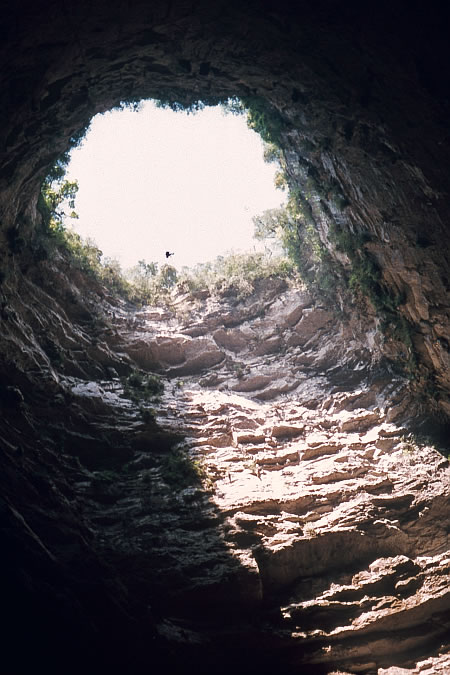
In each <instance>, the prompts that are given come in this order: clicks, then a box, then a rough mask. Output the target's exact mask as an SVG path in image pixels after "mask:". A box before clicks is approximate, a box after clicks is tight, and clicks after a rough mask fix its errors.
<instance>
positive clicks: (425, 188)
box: [0, 0, 450, 415]
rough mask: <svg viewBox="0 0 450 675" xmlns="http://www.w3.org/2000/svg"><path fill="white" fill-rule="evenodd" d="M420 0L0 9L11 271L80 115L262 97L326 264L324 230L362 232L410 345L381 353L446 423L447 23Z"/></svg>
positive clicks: (24, 4)
mask: <svg viewBox="0 0 450 675" xmlns="http://www.w3.org/2000/svg"><path fill="white" fill-rule="evenodd" d="M432 4H436V7H435V8H434V10H433V9H431V8H430V11H427V12H424V11H423V9H422V7H421V6H420V4H418V5H417V6H416V5H415V4H414V3H412V4H411V3H410V2H406V0H405V1H401V0H399V1H397V2H394V3H392V2H387V1H386V2H384V1H382V2H378V3H376V4H372V5H371V6H370V7H366V6H365V4H364V3H355V2H348V3H345V6H342V4H337V3H335V2H333V1H332V0H319V1H318V2H315V3H311V6H310V7H298V6H297V3H295V2H290V1H288V0H282V1H281V2H277V3H272V2H264V3H259V2H249V3H242V2H237V1H236V2H230V1H229V0H227V1H226V2H225V0H219V1H218V2H209V1H208V2H206V1H205V2H203V1H201V2H196V3H195V6H193V5H192V3H189V2H186V0H176V1H175V2H170V3H169V2H166V1H164V0H159V1H155V2H151V3H148V2H143V1H140V0H138V1H135V2H133V3H129V2H125V0H111V1H109V2H104V1H103V0H95V1H94V2H92V1H90V2H77V3H72V4H71V5H70V6H68V5H66V4H64V3H54V2H48V1H46V0H34V1H33V2H28V0H17V2H14V3H8V4H7V6H5V7H4V8H2V10H1V12H2V13H1V15H0V21H1V25H2V41H1V45H0V62H1V63H2V64H3V67H2V71H1V75H0V87H1V91H2V97H3V99H2V100H3V105H2V106H1V113H0V114H1V116H2V117H1V124H0V154H1V156H0V195H1V197H0V223H1V227H2V230H3V233H4V234H3V236H5V233H6V237H5V238H4V239H2V240H0V244H1V245H2V246H3V254H2V256H3V257H5V256H7V257H8V265H10V264H11V263H12V262H13V261H12V260H11V258H15V257H17V255H18V251H19V250H20V249H21V247H23V245H24V240H29V238H30V236H31V232H32V230H33V227H34V223H35V219H36V212H35V206H36V200H37V195H38V190H39V184H40V181H41V180H42V178H43V177H44V176H45V175H46V172H47V171H48V168H49V166H50V165H51V164H52V163H53V162H54V160H55V159H56V158H57V157H58V155H59V154H60V153H61V152H62V151H64V150H65V149H66V148H67V144H68V142H69V139H70V138H71V137H72V136H73V134H74V133H77V132H78V131H79V130H80V128H82V127H83V126H84V125H86V124H87V123H88V122H89V121H90V118H91V117H92V115H94V114H95V113H96V112H99V111H104V110H106V109H108V108H111V107H112V106H113V105H117V104H118V103H119V101H121V100H124V99H125V100H127V99H130V98H139V97H149V96H162V97H166V98H171V99H172V100H173V99H177V98H178V99H180V98H181V99H182V100H186V99H190V100H192V99H195V98H198V97H200V98H203V99H205V98H207V99H214V97H222V98H223V97H227V96H236V95H237V96H239V95H241V96H251V97H255V96H256V97H260V98H262V99H264V100H266V101H267V102H268V103H269V104H270V105H272V106H273V108H274V109H275V110H276V111H277V113H278V114H279V116H280V121H281V127H280V134H281V135H280V142H281V144H282V146H283V148H284V150H285V155H286V161H287V167H288V173H289V175H290V176H291V180H292V182H293V185H295V184H297V185H304V184H305V181H306V182H307V181H308V180H312V179H314V180H315V181H316V183H318V184H319V185H320V189H321V193H322V197H321V208H320V214H319V212H318V210H317V209H313V211H314V210H315V211H316V213H315V219H316V227H317V228H318V229H319V231H320V235H321V238H322V239H323V242H324V244H325V245H326V246H327V247H328V248H329V250H330V254H331V255H332V257H333V258H334V260H335V264H336V265H337V264H343V265H344V267H345V266H346V264H347V263H348V260H347V263H346V257H345V255H343V254H342V253H339V252H337V251H336V249H335V246H333V245H332V243H331V242H330V241H329V240H328V230H329V227H330V224H331V223H335V224H338V225H339V227H341V228H342V229H343V230H344V231H345V232H352V233H353V234H358V233H363V234H364V236H365V237H366V238H368V239H370V243H368V244H367V245H366V246H365V250H366V251H368V252H370V255H371V256H372V258H373V260H374V261H376V263H377V265H378V266H379V268H380V270H381V285H382V288H383V289H384V290H383V292H385V293H387V294H389V296H390V297H391V298H397V299H399V301H401V302H400V306H399V307H398V309H397V312H398V314H399V316H401V317H403V318H404V319H405V320H406V321H407V322H408V326H409V328H410V334H411V340H412V347H408V346H406V349H405V346H404V345H402V344H398V343H397V344H394V345H389V346H387V347H386V350H387V351H388V352H389V351H390V352H391V355H392V356H393V357H396V358H407V357H408V349H409V350H411V349H413V350H414V352H415V354H416V356H417V358H418V360H419V364H420V367H419V369H418V371H419V375H420V378H422V380H423V379H426V381H427V392H428V396H430V393H431V394H432V397H433V399H436V400H435V403H434V408H435V409H436V410H439V411H440V412H441V413H443V414H445V415H448V414H449V412H450V403H449V391H450V384H449V379H448V373H449V343H448V335H449V328H450V323H449V321H450V319H449V302H448V298H449V292H448V291H449V287H450V286H449V279H448V267H449V257H448V251H449V247H448V227H447V220H448V208H449V204H448V199H449V192H448V156H449V141H450V135H449V133H448V126H447V117H448V104H449V83H450V77H449V72H448V69H446V64H447V63H448V61H449V48H448V39H447V33H446V26H447V25H448V19H449V16H448V9H445V7H444V6H443V3H432ZM333 195H334V197H333ZM336 196H337V201H336ZM339 204H340V205H341V206H339ZM317 208H318V207H317ZM356 245H357V244H356V243H355V246H356ZM4 268H5V265H4V266H3V270H4ZM364 320H365V323H366V325H365V329H366V330H373V325H372V324H373V322H372V321H368V319H367V316H366V317H365V319H364ZM272 346H273V348H275V343H274V344H273V345H272ZM268 347H269V346H268ZM269 348H270V347H269ZM210 358H212V356H211V357H210Z"/></svg>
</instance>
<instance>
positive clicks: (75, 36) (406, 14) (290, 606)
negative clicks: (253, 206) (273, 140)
mask: <svg viewBox="0 0 450 675" xmlns="http://www.w3.org/2000/svg"><path fill="white" fill-rule="evenodd" d="M372 4H373V3H372ZM298 9H299V7H298V3H291V2H288V1H287V0H286V1H285V0H281V1H280V2H277V3H272V2H264V3H255V2H248V3H242V2H234V1H231V2H230V1H229V0H227V2H225V1H223V2H214V3H211V2H209V1H208V2H206V0H205V1H203V0H201V1H200V2H196V3H188V2H186V1H185V0H174V1H173V2H170V3H168V2H166V1H165V0H155V1H154V2H151V3H149V2H147V1H146V2H144V1H143V0H142V1H141V0H137V1H136V2H133V3H129V2H125V1H124V0H109V2H104V1H103V0H90V2H84V1H80V2H76V3H71V4H70V5H69V4H68V3H50V2H48V1H47V0H34V1H33V2H28V0H16V2H14V3H3V6H2V8H1V9H0V26H1V29H0V33H1V37H2V40H1V42H0V61H1V64H2V68H1V71H0V85H1V92H2V106H1V107H0V116H1V124H0V295H1V297H0V321H1V323H0V345H1V359H0V375H1V380H0V405H1V416H0V446H1V454H0V465H1V471H0V486H1V499H0V514H1V518H0V527H1V536H2V577H1V578H2V596H1V597H2V610H3V616H4V618H6V619H7V620H6V627H5V628H4V632H3V633H2V638H3V646H2V653H1V655H0V659H1V661H2V671H4V672H7V673H21V674H22V673H23V674H24V673H29V672H31V670H36V669H38V670H43V671H45V672H47V673H50V672H55V673H56V672H58V673H60V672H65V673H69V672H74V673H79V672H99V673H102V672H121V673H123V672H129V673H133V674H134V673H136V674H137V673H147V672H149V671H150V670H153V671H154V672H160V671H163V672H188V671H190V670H192V671H195V672H202V670H203V671H204V672H211V671H212V670H214V671H215V672H229V671H233V672H242V673H249V672H258V673H264V672H270V673H273V672H274V671H276V672H284V673H298V672H303V673H324V672H325V673H326V672H330V673H331V672H353V673H356V672H362V673H369V674H373V673H377V675H387V674H389V675H396V674H397V675H398V674H399V673H402V675H404V674H405V673H411V674H412V673H414V674H419V673H422V674H425V673H431V672H437V673H447V672H448V671H449V669H450V663H449V652H448V629H449V623H448V622H449V597H448V575H449V558H448V523H447V521H448V506H449V469H448V464H447V460H446V459H445V456H444V455H442V454H440V453H439V452H438V450H437V449H436V448H435V447H434V446H433V445H432V444H430V443H429V442H426V441H423V442H419V441H417V440H414V439H412V438H411V437H409V435H408V434H409V429H410V427H409V425H410V424H411V422H412V420H413V419H414V420H415V421H416V422H418V421H420V422H423V421H424V420H425V419H426V418H427V417H428V416H429V413H430V411H433V412H437V413H439V415H440V416H441V421H442V429H443V433H442V436H441V440H442V439H443V440H444V442H445V443H444V445H445V444H446V445H445V447H444V448H443V449H444V450H445V454H446V453H447V452H448V415H449V413H450V404H449V400H450V398H449V394H450V378H449V372H450V370H449V342H448V335H449V327H450V318H449V317H450V313H449V294H448V290H449V277H448V267H449V255H448V251H449V246H448V242H449V235H448V226H447V220H448V212H449V191H448V175H449V166H448V164H449V159H448V158H449V152H448V151H449V141H450V136H449V134H448V128H447V116H448V115H447V113H448V101H449V98H448V91H449V88H448V85H449V79H450V78H449V74H448V71H447V70H446V68H445V64H447V63H448V62H449V46H448V35H447V26H448V18H449V17H448V9H445V8H443V7H438V6H437V5H436V7H435V8H433V7H431V8H430V10H429V11H427V12H423V11H422V8H421V7H419V6H417V7H416V6H415V5H414V3H410V2H406V1H405V2H403V1H399V2H395V3H392V2H378V3H376V4H375V5H373V6H372V5H371V6H370V7H369V6H368V5H367V3H335V2H332V1H331V0H317V1H316V2H315V3H313V5H311V6H310V7H308V8H306V7H302V8H301V12H300V13H299V11H298ZM152 96H153V97H157V98H163V99H168V100H170V101H174V100H181V101H184V102H187V103H189V102H190V101H192V100H195V99H199V98H200V99H202V100H209V101H215V100H217V99H223V98H226V97H228V96H241V97H247V98H249V99H251V100H253V101H255V100H256V102H257V103H258V104H259V102H260V101H261V100H263V101H265V102H266V103H265V105H266V106H268V108H266V111H267V109H269V110H271V114H270V115H269V117H271V119H272V124H273V120H274V119H275V122H276V132H277V136H278V140H279V143H280V146H281V147H282V149H283V152H284V157H285V161H286V170H287V173H288V176H289V181H290V184H291V187H293V188H295V187H298V188H300V189H301V190H308V189H309V187H308V186H310V185H311V184H312V183H314V185H316V187H317V186H319V188H320V195H319V196H316V197H314V199H312V200H311V201H310V212H311V213H310V218H311V220H312V221H313V225H314V227H315V229H316V231H317V232H318V235H319V237H320V240H321V242H322V244H323V246H324V247H325V248H326V251H327V252H328V255H329V256H330V259H331V261H332V262H333V265H334V266H335V267H336V268H339V269H341V270H343V271H345V272H346V273H347V274H348V275H349V274H350V273H351V270H350V268H351V258H352V255H353V254H354V250H352V248H351V247H350V248H349V247H348V246H347V248H346V249H345V250H341V249H342V245H338V244H339V242H336V240H335V239H333V236H334V237H335V238H336V229H337V230H338V231H339V232H340V233H341V235H343V236H344V238H345V236H347V235H349V236H350V241H351V242H353V243H352V246H353V249H354V248H355V247H357V248H358V251H359V254H358V255H360V256H363V257H362V258H360V259H362V260H364V259H367V258H364V256H368V259H369V260H370V261H371V265H372V267H371V268H370V269H371V270H372V271H375V272H376V284H375V287H376V291H377V293H375V296H374V297H373V298H372V301H373V302H372V305H373V307H372V306H371V304H370V303H365V304H363V305H361V307H360V308H358V307H356V306H352V307H351V308H349V307H345V306H344V304H345V303H344V301H343V300H341V307H340V308H339V309H341V313H345V310H347V311H346V319H345V321H344V319H343V318H342V316H340V317H337V316H336V315H335V313H334V310H335V309H336V308H333V307H332V308H330V307H329V306H326V305H325V304H324V302H321V301H320V300H317V299H313V298H312V297H311V296H310V295H308V294H307V293H306V292H305V291H304V290H302V289H298V288H286V287H285V285H283V282H280V281H277V280H273V281H272V282H271V283H268V284H266V286H264V287H263V288H260V289H259V291H258V293H256V294H254V295H253V296H250V297H249V298H248V299H247V300H246V301H245V302H243V303H240V304H239V303H233V302H231V301H224V300H222V301H221V302H219V301H217V300H214V299H212V298H204V299H203V301H202V302H200V303H197V304H190V303H191V300H190V299H189V298H187V297H186V298H184V299H183V300H180V301H179V305H180V306H183V307H185V309H186V310H187V311H188V312H189V314H190V316H191V320H190V322H189V323H185V322H184V323H183V321H182V319H181V318H177V314H176V313H175V314H173V313H172V314H171V313H170V312H165V313H164V312H158V311H157V310H155V309H154V308H149V309H148V310H144V311H142V312H140V313H138V314H136V313H135V311H134V310H133V309H132V308H130V307H128V306H127V305H126V304H125V303H123V302H119V301H118V300H117V299H116V298H114V297H113V296H111V294H108V292H107V291H106V289H104V288H101V287H100V286H98V285H96V284H95V283H94V282H92V281H89V280H88V279H87V278H85V277H84V276H83V275H82V274H81V273H80V272H76V271H75V270H73V269H70V267H68V265H67V261H66V260H65V259H64V258H63V257H60V258H56V259H52V260H48V261H47V262H44V263H42V262H41V263H37V262H36V259H37V258H38V257H39V256H38V255H37V253H38V252H39V241H38V234H37V230H38V226H39V222H40V216H39V213H38V211H37V208H36V206H37V199H38V195H39V188H40V184H41V181H42V179H43V177H44V176H45V175H46V174H47V172H48V170H49V168H50V166H51V165H52V164H53V162H54V161H55V159H56V158H57V157H58V156H59V155H60V154H61V153H62V152H63V151H65V150H66V149H67V147H68V146H69V145H70V142H71V139H73V137H74V134H75V135H76V134H77V133H78V132H79V131H80V129H82V128H83V127H84V126H85V125H86V124H87V123H88V122H89V120H90V119H91V117H92V115H94V114H95V113H97V112H100V111H104V110H107V109H109V108H111V107H112V106H114V105H117V104H118V103H119V102H120V101H122V100H130V99H135V98H141V97H152ZM269 124H270V120H269ZM333 232H334V235H333ZM345 241H347V243H348V240H347V239H346V240H345ZM344 248H345V247H344ZM377 294H378V295H377ZM381 296H382V297H383V298H384V302H386V301H387V300H388V301H389V303H390V306H391V310H390V311H391V315H392V316H393V317H395V319H396V321H397V322H399V325H400V326H402V327H403V328H404V327H405V326H406V327H407V329H408V330H407V333H406V335H407V336H408V341H407V343H405V344H403V343H402V340H400V339H399V338H398V335H397V338H395V336H394V335H390V339H384V338H383V337H382V334H381V331H380V320H379V317H378V318H377V316H376V311H375V307H376V305H377V302H378V304H379V303H380V302H381ZM386 298H387V300H386ZM180 316H181V315H180ZM392 316H391V318H392ZM387 338H389V333H388V334H387ZM403 342H404V341H403ZM406 359H413V360H414V362H415V364H416V365H415V369H414V372H413V375H414V376H415V377H416V382H419V383H420V386H421V391H422V401H421V402H419V403H417V398H415V399H413V398H412V397H411V391H412V390H413V389H414V386H415V385H414V384H411V383H408V382H406V381H405V380H404V379H403V378H402V377H401V375H400V374H399V371H398V369H395V367H394V366H395V362H396V361H401V360H406ZM136 368H141V369H143V370H152V371H157V372H159V373H160V374H161V375H163V376H164V377H165V378H167V383H166V388H165V393H164V395H163V396H162V398H161V400H160V401H159V402H158V400H153V399H152V398H151V397H150V399H149V398H148V396H149V392H150V389H146V388H145V385H144V384H143V382H142V380H140V379H139V377H137V376H136V374H135V373H134V375H133V369H136ZM133 377H134V379H133ZM133 382H134V389H133V386H132V383H133ZM146 397H147V398H146ZM446 420H447V422H446ZM446 424H447V426H446ZM435 427H436V422H435V421H434V420H432V423H431V424H430V425H429V428H430V430H434V431H435V430H436V428H435ZM422 428H423V427H422ZM183 453H184V454H183ZM187 458H188V459H187ZM189 458H190V459H189Z"/></svg>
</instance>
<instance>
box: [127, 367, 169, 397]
mask: <svg viewBox="0 0 450 675" xmlns="http://www.w3.org/2000/svg"><path fill="white" fill-rule="evenodd" d="M122 384H123V396H124V397H125V398H129V399H130V400H131V401H134V402H139V401H146V400H158V399H159V398H160V397H161V395H162V394H163V392H164V383H163V382H162V380H161V378H160V377H159V376H158V375H153V374H149V373H143V372H141V371H139V370H133V371H132V372H131V373H130V375H128V376H127V377H124V378H122Z"/></svg>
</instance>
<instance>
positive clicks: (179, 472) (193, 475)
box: [161, 449, 207, 490]
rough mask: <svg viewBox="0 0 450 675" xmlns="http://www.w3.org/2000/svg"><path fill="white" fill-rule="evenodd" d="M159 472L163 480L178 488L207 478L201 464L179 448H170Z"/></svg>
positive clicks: (195, 483) (192, 484) (189, 485)
mask: <svg viewBox="0 0 450 675" xmlns="http://www.w3.org/2000/svg"><path fill="white" fill-rule="evenodd" d="M161 472H162V476H163V478H164V480H165V482H166V483H167V484H168V485H170V487H172V488H176V489H178V490H182V489H184V488H187V487H191V486H195V485H201V483H202V482H203V481H205V480H206V479H207V474H206V471H205V469H204V467H203V465H202V464H201V463H200V462H198V461H195V460H192V459H191V458H190V457H189V456H188V455H187V454H186V453H184V452H183V451H182V450H179V449H174V450H172V451H171V452H170V453H169V454H168V455H167V457H165V458H164V460H163V462H162V464H161Z"/></svg>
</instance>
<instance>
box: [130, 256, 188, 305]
mask: <svg viewBox="0 0 450 675" xmlns="http://www.w3.org/2000/svg"><path fill="white" fill-rule="evenodd" d="M126 277H127V279H128V281H129V284H130V296H129V297H130V299H131V300H133V301H134V302H136V303H140V304H151V305H161V304H162V305H164V304H166V305H167V304H170V299H171V290H172V289H173V288H174V287H175V285H176V283H177V281H178V273H177V270H176V269H175V267H172V265H167V264H166V265H163V266H162V267H161V269H160V270H159V269H158V263H155V262H151V263H147V262H145V260H139V262H138V264H137V265H136V266H135V267H133V268H131V269H130V270H128V271H127V272H126Z"/></svg>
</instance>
